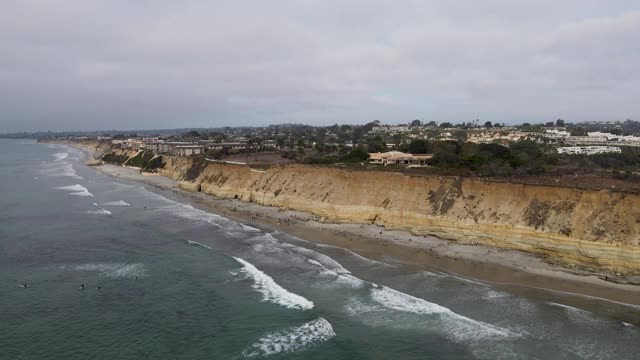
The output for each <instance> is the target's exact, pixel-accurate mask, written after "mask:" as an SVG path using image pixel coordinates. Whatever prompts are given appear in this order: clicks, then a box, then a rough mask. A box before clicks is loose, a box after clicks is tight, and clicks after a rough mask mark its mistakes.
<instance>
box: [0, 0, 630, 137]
mask: <svg viewBox="0 0 640 360" xmlns="http://www.w3.org/2000/svg"><path fill="white" fill-rule="evenodd" d="M0 46H1V47H2V49H1V50H0V132H9V131H22V130H26V131H32V130H93V129H123V130H124V129H148V128H176V127H215V126H226V125H231V126H238V125H265V124H273V123H284V122H296V123H306V124H317V125H324V124H333V123H366V122H369V121H372V120H376V119H379V120H381V121H383V122H387V123H399V122H407V121H410V120H412V119H424V120H426V121H430V120H435V121H438V122H443V121H452V122H462V121H470V120H474V119H476V118H479V119H481V120H482V121H483V122H484V121H486V120H491V121H494V122H495V121H498V122H507V123H520V122H524V121H549V120H555V119H557V118H563V119H565V120H568V121H583V120H624V119H626V118H632V119H636V120H640V1H637V0H629V1H617V0H606V1H605V0H535V1H533V0H531V1H529V0H518V1H516V0H447V1H440V0H437V1H428V0H417V1H402V0H395V1H382V0H362V1H361V0H339V1H333V0H322V1H319V0H315V1H307V0H287V1H279V0H272V1H246V0H234V1H215V0H201V1H190V0H181V1H178V0H174V1H168V0H135V1H132V0H104V1H95V0H64V1H50V0H41V1H34V0H3V1H2V6H1V11H0Z"/></svg>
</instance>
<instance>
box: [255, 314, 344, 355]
mask: <svg viewBox="0 0 640 360" xmlns="http://www.w3.org/2000/svg"><path fill="white" fill-rule="evenodd" d="M334 336H336V333H335V332H334V331H333V327H332V326H331V323H329V322H328V321H327V320H325V319H324V318H318V319H316V320H313V321H310V322H308V323H306V324H304V325H302V326H299V327H292V328H289V329H287V330H283V331H279V332H276V333H273V334H269V335H266V336H264V337H262V338H260V339H259V340H258V342H257V343H255V344H253V345H251V346H250V347H248V348H247V349H245V350H244V351H243V352H242V355H244V356H245V357H255V356H269V355H275V354H279V353H284V352H293V351H300V350H302V349H304V348H307V347H309V346H312V345H317V344H320V343H323V342H325V341H328V340H330V339H331V338H333V337H334Z"/></svg>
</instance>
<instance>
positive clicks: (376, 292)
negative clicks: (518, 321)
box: [371, 286, 517, 341]
mask: <svg viewBox="0 0 640 360" xmlns="http://www.w3.org/2000/svg"><path fill="white" fill-rule="evenodd" d="M371 298H372V299H373V300H374V301H375V302H377V303H378V304H380V305H382V306H383V307H385V308H387V309H391V310H394V311H399V312H405V313H412V314H417V315H434V316H436V317H437V320H439V322H440V323H441V324H440V325H439V328H441V329H443V330H444V331H445V334H446V335H448V336H451V337H452V338H453V339H454V340H459V341H462V340H480V339H487V338H505V337H511V336H517V334H516V333H514V332H512V331H510V330H507V329H504V328H501V327H498V326H494V325H491V324H487V323H484V322H482V321H477V320H473V319H470V318H468V317H466V316H462V315H459V314H457V313H455V312H453V311H451V310H449V309H448V308H446V307H444V306H441V305H438V304H435V303H432V302H429V301H427V300H424V299H421V298H417V297H414V296H411V295H409V294H405V293H403V292H400V291H397V290H394V289H391V288H388V287H385V286H376V287H374V288H372V289H371Z"/></svg>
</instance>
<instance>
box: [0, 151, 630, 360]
mask: <svg viewBox="0 0 640 360" xmlns="http://www.w3.org/2000/svg"><path fill="white" fill-rule="evenodd" d="M85 158H86V155H85V154H84V153H83V152H81V151H79V150H75V149H72V148H70V147H68V146H64V145H54V144H39V143H35V142H34V141H32V140H0V190H1V194H2V196H1V197H0V359H65V360H71V359H109V360H111V359H248V358H251V359H261V358H269V359H638V357H639V356H640V355H639V354H640V328H639V327H638V326H637V322H638V318H640V308H638V307H633V306H627V305H624V304H618V303H613V302H607V301H602V300H598V299H591V298H587V297H579V296H570V295H566V294H560V293H550V292H543V291H530V292H529V291H509V290H507V289H504V288H498V287H492V286H489V285H487V284H485V283H482V282H478V281H475V280H473V279H465V278H461V277H458V276H456V275H454V274H447V273H443V272H441V271H436V270H433V271H430V270H425V269H416V268H412V267H408V266H403V265H401V264H395V263H393V262H390V263H383V262H378V261H374V260H371V259H367V258H365V257H362V256H360V255H358V254H356V253H353V252H351V251H349V250H346V249H341V248H337V247H332V246H326V245H316V244H313V243H310V242H306V241H305V240H303V239H300V238H296V237H293V236H290V235H287V234H285V233H281V232H278V231H276V230H275V229H272V228H268V227H265V226H258V225H254V224H241V223H238V222H235V221H232V220H230V219H227V218H225V217H222V216H219V215H215V214H210V213H207V212H205V211H203V210H202V209H199V208H198V207H195V205H193V204H190V203H189V200H188V198H187V197H186V196H182V195H180V194H177V193H173V192H165V191H161V190H157V189H151V188H148V187H147V188H146V187H145V186H144V185H142V184H139V183H135V182H128V181H125V180H121V179H115V178H113V177H110V176H107V175H104V174H101V173H99V172H97V171H95V170H94V169H92V168H90V167H87V166H85V165H83V160H84V159H85ZM25 283H26V284H27V285H28V286H27V287H24V284H25ZM82 285H84V288H82ZM633 324H636V325H633Z"/></svg>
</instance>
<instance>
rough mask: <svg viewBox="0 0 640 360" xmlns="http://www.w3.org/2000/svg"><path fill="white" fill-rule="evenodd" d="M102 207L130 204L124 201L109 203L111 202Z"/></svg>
mask: <svg viewBox="0 0 640 360" xmlns="http://www.w3.org/2000/svg"><path fill="white" fill-rule="evenodd" d="M102 205H104V206H129V204H127V203H126V202H124V201H122V200H118V201H109V202H106V203H102Z"/></svg>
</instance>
